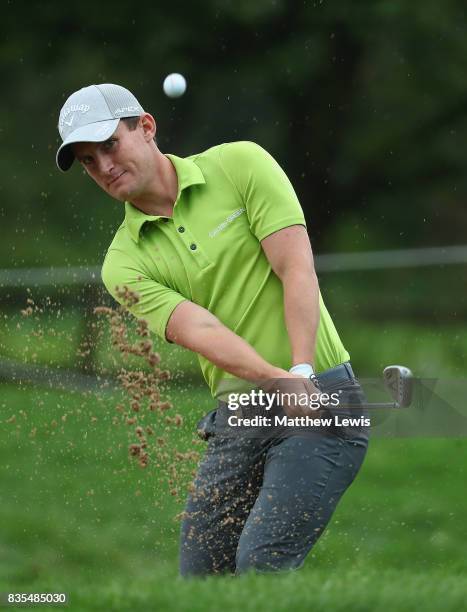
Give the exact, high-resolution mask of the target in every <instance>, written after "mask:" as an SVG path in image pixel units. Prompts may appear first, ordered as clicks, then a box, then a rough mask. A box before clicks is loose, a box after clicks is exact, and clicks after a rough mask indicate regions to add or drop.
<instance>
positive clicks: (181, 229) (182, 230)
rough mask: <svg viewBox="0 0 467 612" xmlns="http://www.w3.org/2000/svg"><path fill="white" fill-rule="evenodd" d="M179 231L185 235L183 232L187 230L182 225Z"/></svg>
mask: <svg viewBox="0 0 467 612" xmlns="http://www.w3.org/2000/svg"><path fill="white" fill-rule="evenodd" d="M178 231H179V232H180V234H183V232H184V231H185V228H184V227H183V225H180V227H179V228H178Z"/></svg>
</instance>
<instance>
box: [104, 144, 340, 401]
mask: <svg viewBox="0 0 467 612" xmlns="http://www.w3.org/2000/svg"><path fill="white" fill-rule="evenodd" d="M167 157H168V158H169V159H170V160H171V162H172V164H173V165H174V167H175V170H176V172H177V177H178V194H177V199H176V201H175V205H174V210H173V217H171V218H167V217H162V216H158V215H146V214H144V213H143V212H142V211H140V210H139V209H137V208H136V207H134V206H133V205H132V204H130V203H129V202H126V203H125V219H124V221H123V223H122V225H121V226H120V227H119V229H118V230H117V232H116V234H115V237H114V239H113V241H112V243H111V245H110V247H109V249H108V251H107V254H106V256H105V259H104V263H103V267H102V280H103V282H104V284H105V286H106V288H107V290H108V291H109V293H110V294H111V295H112V296H113V297H114V298H115V299H116V300H117V301H120V302H121V299H120V298H118V297H117V295H116V287H123V286H124V285H127V286H128V287H129V289H131V290H132V291H135V292H136V293H138V295H139V298H140V299H139V302H138V303H137V304H136V305H134V306H131V307H130V308H129V310H130V312H132V313H133V314H134V315H135V316H136V317H138V318H142V319H145V320H146V321H147V322H148V325H149V328H150V329H151V331H153V332H154V333H156V334H157V335H158V336H160V337H161V338H162V339H163V340H165V341H167V340H166V337H165V330H166V326H167V322H168V320H169V318H170V315H171V314H172V312H173V310H174V309H175V307H176V306H177V305H178V304H180V303H181V302H183V301H184V300H190V301H192V302H194V303H196V304H199V305H200V306H203V307H204V308H206V309H207V310H209V312H211V313H212V314H214V315H215V316H216V317H217V318H218V319H219V320H220V321H221V322H222V323H223V324H224V325H226V326H227V327H228V328H229V329H231V330H232V331H234V332H235V333H236V334H238V335H239V336H241V337H242V338H244V339H245V340H246V341H247V342H248V343H249V344H251V346H253V347H254V348H255V350H256V351H257V352H258V353H259V354H260V355H261V356H262V357H263V358H264V359H265V360H266V361H268V362H269V363H271V364H273V365H274V366H277V367H280V368H283V369H285V370H288V369H289V368H290V367H291V365H292V361H291V346H290V341H289V338H288V334H287V329H286V325H285V318H284V300H283V289H282V283H281V282H280V280H279V278H278V277H277V276H276V275H275V274H274V272H273V271H272V269H271V266H270V264H269V262H268V260H267V258H266V256H265V254H264V252H263V250H262V247H261V240H263V239H264V238H266V236H269V235H270V234H272V233H273V232H276V231H277V230H280V229H282V228H284V227H288V226H291V225H296V224H299V225H305V218H304V215H303V211H302V209H301V206H300V203H299V201H298V199H297V196H296V194H295V192H294V190H293V187H292V185H291V184H290V181H289V180H288V178H287V176H286V175H285V173H284V172H283V170H282V169H281V168H280V166H279V165H278V164H277V162H276V161H275V160H274V159H273V158H272V157H271V156H270V155H269V154H268V153H267V152H266V151H265V150H264V149H262V148H261V147H260V146H258V145H256V144H254V143H252V142H232V143H226V144H221V145H219V146H216V147H212V148H211V149H208V150H207V151H204V152H203V153H200V154H198V155H192V156H190V157H187V158H180V157H177V156H176V155H167ZM319 304H320V321H319V327H318V331H317V339H316V360H315V367H316V370H317V371H318V372H319V371H322V370H325V369H327V368H330V367H333V366H335V365H337V364H339V363H343V362H345V361H348V360H349V354H348V353H347V351H346V350H345V348H344V346H343V345H342V342H341V341H340V339H339V336H338V334H337V331H336V329H335V327H334V324H333V322H332V320H331V318H330V316H329V314H328V311H327V310H326V307H325V305H324V303H323V300H322V297H321V294H320V296H319ZM310 341H311V339H310ZM226 350H228V347H226ZM198 359H199V362H200V366H201V369H202V372H203V375H204V378H205V379H206V381H207V383H208V385H209V387H210V389H211V393H212V395H213V396H214V397H224V395H225V394H227V393H230V392H233V391H235V390H238V389H239V388H241V387H242V385H243V384H244V381H240V380H239V379H238V378H235V377H234V376H232V375H231V374H229V373H227V372H225V371H224V370H222V369H220V368H218V367H217V366H215V365H214V364H212V363H211V362H209V361H208V360H207V359H205V358H204V357H203V356H201V355H198Z"/></svg>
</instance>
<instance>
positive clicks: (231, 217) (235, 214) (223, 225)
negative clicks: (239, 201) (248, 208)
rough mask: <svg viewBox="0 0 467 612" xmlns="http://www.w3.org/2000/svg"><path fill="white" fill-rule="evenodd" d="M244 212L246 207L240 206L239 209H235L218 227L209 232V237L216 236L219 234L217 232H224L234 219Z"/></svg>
mask: <svg viewBox="0 0 467 612" xmlns="http://www.w3.org/2000/svg"><path fill="white" fill-rule="evenodd" d="M244 212H245V208H239V209H238V210H235V211H234V212H233V213H232V214H230V215H229V216H228V217H227V219H226V220H225V221H222V223H219V225H218V226H217V227H216V228H214V229H213V230H211V231H210V232H209V237H210V238H214V237H215V236H217V234H219V233H220V232H223V231H224V230H225V228H226V227H228V226H229V225H230V224H231V223H232V221H234V220H235V219H236V218H237V217H239V216H240V215H242V214H243V213H244Z"/></svg>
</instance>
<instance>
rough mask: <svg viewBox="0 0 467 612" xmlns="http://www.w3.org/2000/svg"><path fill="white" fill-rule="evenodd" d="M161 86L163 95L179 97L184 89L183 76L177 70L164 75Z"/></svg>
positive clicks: (184, 81)
mask: <svg viewBox="0 0 467 612" xmlns="http://www.w3.org/2000/svg"><path fill="white" fill-rule="evenodd" d="M162 88H163V90H164V93H165V95H166V96H169V98H179V97H180V96H183V94H184V93H185V90H186V80H185V77H184V76H183V75H182V74H179V73H178V72H172V74H169V75H168V76H166V77H165V79H164V84H163V85H162Z"/></svg>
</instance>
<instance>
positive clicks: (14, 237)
mask: <svg viewBox="0 0 467 612" xmlns="http://www.w3.org/2000/svg"><path fill="white" fill-rule="evenodd" d="M25 11H26V13H27V20H26V19H25ZM1 21H2V23H1V26H0V27H1V30H2V39H1V40H2V42H1V55H0V62H1V64H0V65H1V70H2V74H4V75H5V78H4V81H3V84H4V86H3V88H2V96H1V98H0V146H1V148H2V178H1V185H0V197H1V206H0V215H1V225H2V230H3V232H4V235H5V238H6V239H5V240H2V241H0V262H2V263H1V265H2V266H3V267H10V266H37V265H50V264H54V265H61V264H68V263H72V264H89V263H100V262H101V260H102V257H103V255H104V252H105V249H106V247H107V246H108V243H109V242H110V239H111V237H112V235H113V232H114V230H115V229H116V227H118V225H119V223H120V221H121V218H122V214H123V211H122V205H121V204H120V203H118V202H114V201H112V200H111V199H110V198H109V197H108V196H106V195H105V194H101V193H100V192H99V191H98V188H97V187H95V186H94V185H92V184H91V182H90V181H89V179H87V178H85V177H83V176H82V171H81V169H80V168H74V169H73V171H72V172H71V173H69V174H65V175H62V174H61V173H60V172H59V171H58V170H57V169H56V167H55V162H54V156H55V151H56V148H57V145H58V144H59V136H58V131H57V128H56V125H57V121H58V113H59V110H60V108H61V106H62V104H63V102H64V101H65V99H66V98H67V97H68V95H70V94H71V93H72V92H73V91H75V90H76V89H78V88H80V87H82V86H85V85H88V84H91V83H99V82H116V83H120V84H122V85H124V86H126V87H128V88H130V89H131V90H132V91H134V93H135V94H136V96H137V97H138V98H139V100H140V101H141V103H142V104H143V106H144V107H145V108H146V109H147V110H148V111H150V112H152V113H153V114H154V116H155V117H156V120H157V122H158V142H159V144H160V147H161V149H162V151H163V152H172V153H175V154H178V155H182V156H183V155H188V154H192V153H195V152H197V151H201V150H203V149H206V148H208V147H210V146H212V145H216V144H218V143H220V142H226V141H233V140H253V141H256V142H258V143H259V144H261V145H262V146H264V147H265V148H266V149H267V150H269V151H270V152H271V153H272V154H273V155H274V156H275V157H276V158H277V159H278V161H279V162H280V163H281V165H282V166H283V167H284V169H285V170H286V172H287V174H288V175H289V176H290V178H291V180H292V183H293V185H294V187H295V189H296V191H297V192H298V194H299V196H300V200H301V202H302V205H303V207H304V208H305V211H306V215H307V219H308V222H309V231H310V235H311V238H312V241H313V246H314V248H315V250H316V251H318V252H325V251H335V250H343V251H345V250H371V249H378V248H383V247H387V248H393V247H400V246H404V247H409V246H420V245H433V246H435V245H445V244H457V243H462V242H464V239H465V233H466V229H467V212H466V207H465V206H464V201H465V199H466V194H467V173H466V172H465V171H464V165H465V159H466V157H467V156H466V152H467V79H466V77H465V74H466V72H467V36H466V8H465V4H464V3H462V2H460V0H446V1H445V2H443V3H440V2H436V1H434V0H424V1H423V2H422V1H421V0H414V1H413V2H405V1H404V0H392V1H391V0H375V1H371V2H369V1H363V0H359V1H356V2H355V1H354V2H349V1H344V2H338V3H333V2H325V1H321V2H317V1H315V2H311V1H306V0H304V1H302V2H300V3H295V2H288V1H286V0H255V1H254V2H251V0H237V1H236V2H233V1H231V0H221V1H214V0H205V1H204V2H194V3H186V4H183V6H181V5H180V4H178V3H167V2H163V3H162V2H154V3H147V4H138V5H133V4H131V3H124V2H121V3H120V2H108V1H104V2H100V3H95V2H89V0H83V1H81V2H78V3H71V4H66V5H64V4H63V3H60V2H51V1H45V2H41V3H31V4H29V5H27V8H26V7H25V4H24V3H22V2H18V1H16V0H10V1H7V2H5V3H4V5H3V11H2V20H1ZM173 71H177V72H181V73H183V74H184V75H185V76H186V78H187V80H188V90H187V92H186V94H185V96H183V97H182V98H181V99H178V100H170V99H169V98H167V97H166V96H165V95H164V94H163V92H162V81H163V78H164V77H165V76H166V75H167V74H168V73H170V72H173Z"/></svg>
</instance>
